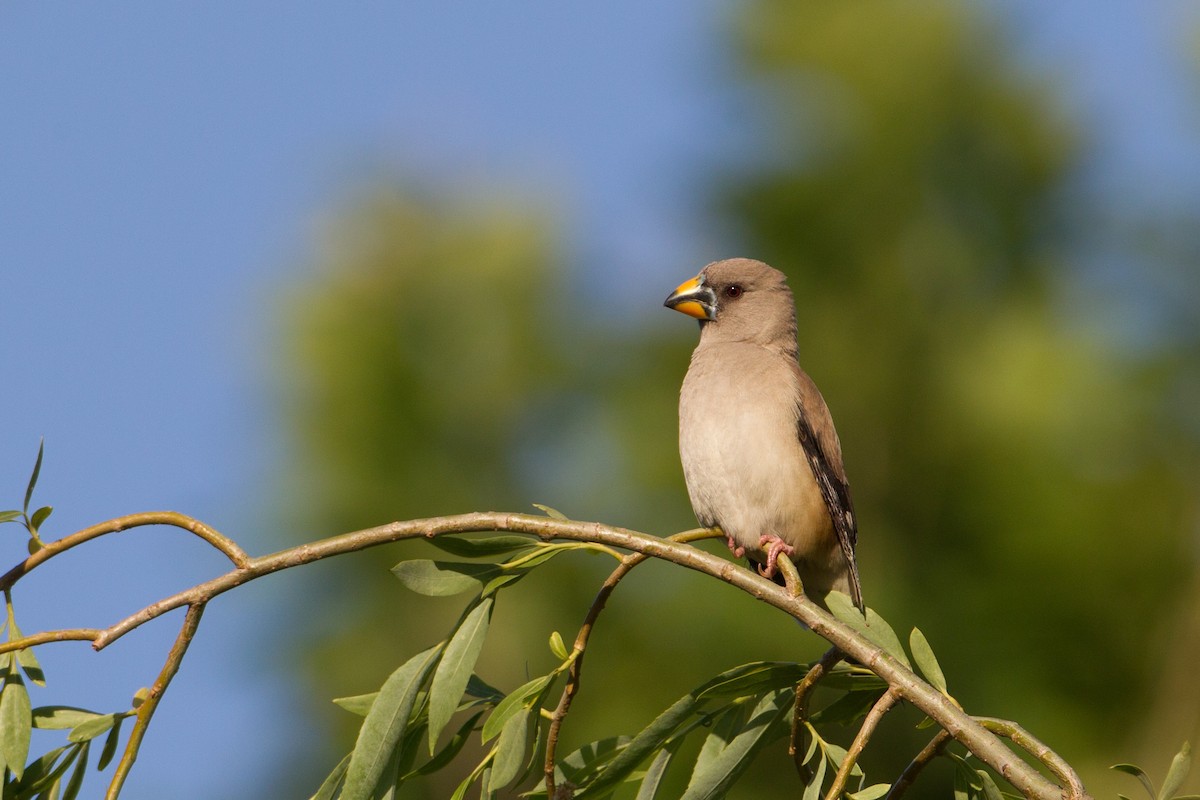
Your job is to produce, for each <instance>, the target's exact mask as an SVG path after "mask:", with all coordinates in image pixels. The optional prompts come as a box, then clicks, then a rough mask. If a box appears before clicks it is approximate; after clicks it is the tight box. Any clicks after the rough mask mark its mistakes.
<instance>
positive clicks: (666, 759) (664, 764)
mask: <svg viewBox="0 0 1200 800" xmlns="http://www.w3.org/2000/svg"><path fill="white" fill-rule="evenodd" d="M683 742H684V739H683V737H680V738H678V739H673V740H671V741H670V742H668V743H667V746H666V747H664V748H663V749H662V750H659V751H658V755H656V756H655V757H654V760H653V761H651V762H650V767H649V768H648V769H647V770H646V774H645V776H644V777H643V778H642V782H641V783H640V784H639V785H638V793H637V797H635V798H634V800H655V797H656V796H657V795H658V789H659V786H660V784H661V783H662V779H663V776H665V775H666V774H667V768H668V767H670V766H671V760H672V759H673V758H675V754H676V753H678V752H679V748H680V747H682V746H683Z"/></svg>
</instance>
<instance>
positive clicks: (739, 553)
mask: <svg viewBox="0 0 1200 800" xmlns="http://www.w3.org/2000/svg"><path fill="white" fill-rule="evenodd" d="M725 544H727V545H729V551H730V552H731V553H733V557H734V558H742V557H743V556H745V555H746V548H744V547H742V546H741V545H740V544H738V543H737V542H735V541H734V540H733V537H732V536H729V535H726V536H725Z"/></svg>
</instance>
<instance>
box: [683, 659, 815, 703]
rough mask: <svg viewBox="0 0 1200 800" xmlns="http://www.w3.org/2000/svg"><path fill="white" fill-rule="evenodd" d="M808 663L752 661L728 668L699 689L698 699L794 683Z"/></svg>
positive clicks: (759, 691) (729, 695)
mask: <svg viewBox="0 0 1200 800" xmlns="http://www.w3.org/2000/svg"><path fill="white" fill-rule="evenodd" d="M808 669H809V668H808V665H806V664H795V663H792V662H788V661H752V662H750V663H749V664H742V665H741V666H738V667H734V668H733V669H730V670H726V671H725V672H722V673H721V674H720V675H718V676H716V677H715V678H713V679H712V680H711V681H709V682H708V683H706V684H705V685H704V686H703V687H702V688H701V689H699V690H698V691H697V692H696V697H697V698H702V699H708V698H717V697H737V696H739V695H747V694H760V693H762V692H764V691H767V690H769V689H781V688H783V687H785V686H795V685H796V684H797V683H798V682H799V681H800V679H801V678H803V677H804V675H805V673H807V672H808Z"/></svg>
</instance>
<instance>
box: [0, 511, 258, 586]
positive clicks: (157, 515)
mask: <svg viewBox="0 0 1200 800" xmlns="http://www.w3.org/2000/svg"><path fill="white" fill-rule="evenodd" d="M145 525H168V526H170V527H173V528H180V529H182V530H185V531H190V532H191V533H194V534H196V536H199V537H200V538H201V539H203V540H204V541H206V542H208V543H209V544H211V545H212V546H213V547H215V548H216V549H217V550H220V551H221V552H222V553H223V554H224V555H225V557H226V558H228V559H229V560H230V561H231V562H233V565H234V566H235V567H244V566H246V564H247V563H249V561H250V556H248V555H246V551H245V550H243V549H242V548H241V547H239V546H238V544H237V542H235V541H233V540H232V539H230V538H229V537H227V536H222V535H221V534H219V533H217V532H216V531H215V530H213V529H212V528H210V527H209V526H208V525H205V524H204V523H203V522H201V521H200V520H198V519H195V518H193V517H189V516H187V515H186V514H180V513H179V512H177V511H145V512H142V513H140V514H127V515H126V516H123V517H117V518H116V519H110V520H108V521H107V522H101V523H100V524H99V525H93V526H91V527H90V528H84V529H83V530H81V531H76V532H75V533H72V534H71V535H70V536H64V537H63V538H61V539H56V540H54V541H53V542H46V543H45V545H44V546H43V547H41V548H39V549H38V550H37V552H35V553H32V554H31V555H30V556H29V557H28V558H26V559H25V560H24V561H22V562H21V563H20V564H17V565H16V566H15V567H13V568H12V569H10V570H9V571H8V572H6V573H4V575H3V576H0V590H3V591H8V590H9V589H11V588H12V586H13V584H15V583H16V582H17V581H19V580H20V579H21V578H22V576H24V575H27V574H29V572H30V571H32V570H33V569H34V568H35V567H37V566H38V565H39V564H42V563H44V562H46V561H49V560H50V559H52V558H54V557H55V556H56V555H58V554H59V553H65V552H66V551H67V550H70V549H71V548H73V547H77V546H78V545H81V544H83V543H84V542H87V541H90V540H92V539H95V538H96V537H98V536H105V535H107V534H110V533H119V532H120V531H124V530H129V529H130V528H140V527H143V526H145Z"/></svg>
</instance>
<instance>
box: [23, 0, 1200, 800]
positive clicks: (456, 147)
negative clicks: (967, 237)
mask: <svg viewBox="0 0 1200 800" xmlns="http://www.w3.org/2000/svg"><path fill="white" fill-rule="evenodd" d="M731 8H732V6H730V5H729V4H723V3H717V2H713V0H706V1H705V2H701V3H685V2H682V0H667V2H661V3H655V4H643V3H633V2H629V0H618V2H615V3H605V4H578V5H575V4H541V3H532V2H511V3H487V4H485V3H479V4H470V5H467V4H447V3H437V2H428V1H427V0H426V1H422V2H410V3H404V4H400V3H362V4H351V5H346V4H340V5H337V6H334V5H332V4H319V3H296V4H285V3H272V2H260V1H259V0H247V1H246V2H243V3H239V4H230V5H225V4H199V3H180V4H160V3H151V2H131V3H125V4H117V5H114V4H72V5H63V4H48V3H35V2H10V3H6V4H4V6H3V7H0V277H2V279H3V281H2V283H0V286H2V289H3V294H2V297H3V303H4V305H3V312H2V313H0V356H2V357H3V362H2V363H3V367H4V376H5V384H4V388H3V390H0V416H2V418H3V420H4V424H3V425H0V498H8V499H7V500H3V499H0V506H14V505H19V503H20V499H21V494H22V492H23V489H24V485H25V480H26V478H27V476H28V471H29V469H30V468H31V466H32V463H33V459H34V455H35V453H36V450H37V442H38V438H39V437H40V436H42V435H44V436H45V437H46V439H47V445H46V447H47V453H46V465H45V468H44V471H43V479H42V482H41V487H40V489H39V492H38V497H39V498H40V499H42V501H43V502H47V503H53V504H54V505H55V506H56V511H55V513H54V515H53V516H52V517H51V519H50V522H49V523H48V525H47V533H48V535H51V536H57V535H62V534H65V533H67V532H70V531H72V530H75V529H77V528H79V527H82V526H84V525H87V524H90V523H92V522H95V521H99V520H102V519H106V518H108V517H111V516H115V515H118V514H123V513H128V512H132V511H136V510H146V509H158V508H171V509H176V510H180V511H184V512H187V513H191V514H194V515H195V516H198V517H200V518H202V519H204V520H206V521H207V522H209V523H210V524H212V525H214V526H216V527H217V528H218V529H221V530H223V531H225V532H227V533H229V534H230V535H233V536H234V537H235V538H237V539H238V540H239V541H241V542H242V544H243V545H244V546H245V547H246V548H247V549H248V550H250V551H251V552H253V553H259V552H263V551H265V550H267V549H270V548H271V546H272V545H271V533H270V531H267V530H264V526H265V525H266V524H267V523H268V521H269V520H270V519H271V505H272V502H273V501H274V500H275V499H277V495H276V494H275V493H276V492H277V491H278V489H279V485H278V482H277V481H276V479H275V477H274V474H275V471H276V469H277V466H278V464H277V459H278V453H279V451H280V442H279V436H280V431H279V430H278V429H277V427H276V425H275V422H274V412H273V410H272V407H271V403H272V392H273V391H274V387H273V384H272V377H273V372H272V369H273V368H272V364H271V362H272V358H273V352H274V350H273V348H274V347H275V342H274V341H273V337H274V336H275V332H274V328H273V323H274V321H275V319H276V313H277V308H278V302H279V298H280V297H281V295H282V294H283V293H284V292H285V291H286V289H287V287H288V286H290V285H292V284H293V283H294V282H296V281H298V280H302V279H303V278H304V276H305V264H306V262H307V260H308V259H309V255H310V253H312V251H313V248H314V245H315V243H316V242H317V241H318V240H319V236H320V230H321V225H322V222H323V220H324V219H326V218H327V217H328V216H329V215H330V214H331V213H333V212H335V211H336V210H337V208H338V207H339V204H340V203H342V202H344V201H345V200H347V199H348V198H350V197H353V195H354V193H355V191H356V189H357V188H360V187H362V186H364V185H368V184H370V183H371V182H372V181H376V180H379V179H380V177H381V176H382V177H388V176H393V177H394V176H400V177H404V178H408V179H411V180H415V181H420V182H424V183H426V184H427V185H430V186H444V187H448V189H449V191H450V192H451V193H462V194H463V195H464V196H468V195H470V194H471V193H472V192H477V191H479V188H478V187H484V191H485V193H486V192H494V193H497V194H499V193H500V192H505V193H506V194H507V195H508V196H515V197H517V198H518V199H519V200H520V201H522V202H530V203H533V204H535V205H538V206H543V207H546V208H552V209H554V210H555V213H556V214H557V215H558V220H557V221H558V222H559V223H560V224H561V226H562V229H563V230H564V232H565V234H564V236H565V240H564V244H565V246H566V248H567V252H568V254H569V256H570V257H571V258H570V260H571V261H572V263H575V264H579V265H580V267H579V270H580V273H581V274H586V273H587V272H588V271H590V270H605V271H606V273H609V274H616V275H620V276H623V277H625V278H627V279H628V282H629V288H628V289H627V291H628V297H629V298H630V300H631V302H641V301H642V299H644V298H642V295H643V294H645V293H646V292H647V291H648V292H649V294H648V295H646V296H648V297H649V301H648V302H647V308H655V309H656V308H657V305H658V302H659V301H660V299H661V296H662V295H663V294H664V292H665V291H666V289H665V288H663V287H666V288H669V287H670V286H671V285H674V283H673V281H675V280H676V279H677V278H678V277H679V276H680V275H684V274H690V271H691V270H693V269H694V268H695V267H697V266H698V265H699V264H702V263H703V262H704V261H707V260H709V259H710V258H711V257H715V256H716V255H721V254H719V253H714V252H713V248H714V247H715V246H716V245H717V242H716V241H714V240H713V239H712V238H711V237H710V234H709V233H707V232H706V231H705V229H704V227H703V225H702V223H701V222H700V221H699V220H698V214H697V211H698V208H699V201H698V200H697V199H696V194H697V189H698V187H700V186H702V179H701V178H700V177H699V172H698V171H699V170H702V169H704V168H712V167H714V166H723V165H727V164H729V163H731V162H735V161H736V160H737V159H739V158H743V157H744V153H743V152H742V150H741V147H742V145H744V144H745V141H746V139H745V138H744V135H743V131H742V129H741V128H740V126H739V124H738V121H737V118H736V113H735V112H736V109H737V107H738V106H737V103H736V102H735V101H733V100H731V95H730V91H731V89H730V85H729V83H728V80H727V79H728V72H727V68H728V62H727V58H728V54H727V53H726V51H725V49H724V45H723V40H722V36H721V30H722V25H723V21H724V19H725V17H726V15H728V14H729V13H731ZM1097 9H1098V6H1096V5H1095V4H1093V3H1088V2H1084V0H1069V1H1068V2H1059V3H1055V4H1046V3H1040V2H1034V0H1024V1H1023V2H1020V3H1017V4H1015V5H1011V6H1010V7H1009V8H1008V10H1007V11H1006V12H1005V13H1006V14H1007V16H1005V17H1004V18H1003V20H1004V22H1005V24H1006V26H1007V28H1008V30H1009V31H1010V32H1011V34H1012V37H1013V40H1014V43H1015V44H1016V46H1017V48H1018V52H1019V53H1020V54H1021V59H1022V63H1024V64H1025V65H1026V67H1027V69H1029V70H1030V71H1031V72H1034V73H1038V74H1047V75H1051V76H1054V77H1055V79H1056V80H1057V81H1058V82H1059V83H1060V84H1061V85H1062V87H1063V90H1064V91H1063V96H1064V102H1065V103H1066V110H1067V112H1068V113H1069V114H1071V115H1072V116H1073V117H1075V118H1076V119H1077V120H1079V121H1080V123H1081V124H1082V125H1083V126H1084V128H1085V129H1086V130H1087V131H1088V134H1089V138H1090V139H1091V140H1092V142H1093V143H1094V150H1093V155H1092V158H1091V162H1090V169H1089V171H1088V173H1087V175H1086V180H1087V181H1088V182H1089V183H1091V184H1092V185H1093V186H1095V187H1098V188H1099V190H1100V192H1101V194H1102V196H1106V197H1110V198H1112V202H1114V203H1134V204H1137V205H1139V206H1142V207H1145V208H1149V209H1154V208H1158V207H1164V208H1165V207H1169V206H1170V205H1171V204H1172V203H1175V202H1177V201H1178V199H1179V198H1187V199H1188V200H1189V201H1190V202H1191V203H1193V204H1194V203H1197V202H1200V179H1198V178H1197V177H1196V176H1200V154H1198V151H1197V148H1196V147H1195V146H1194V142H1195V141H1197V134H1198V132H1200V121H1198V119H1197V107H1198V102H1197V101H1198V99H1200V98H1198V94H1200V92H1198V91H1197V86H1200V82H1197V81H1196V80H1195V79H1194V76H1193V74H1192V73H1191V72H1189V70H1190V69H1192V67H1193V66H1194V63H1195V62H1192V63H1191V64H1190V63H1189V58H1191V57H1192V55H1194V54H1195V53H1197V52H1198V51H1200V48H1197V47H1195V46H1194V44H1195V42H1196V41H1198V40H1200V39H1198V37H1200V33H1198V32H1200V19H1198V15H1197V14H1196V13H1195V12H1194V10H1192V9H1193V7H1192V6H1191V5H1190V4H1189V3H1187V2H1184V1H1183V0H1171V1H1170V2H1167V1H1166V0H1162V1H1160V2H1150V3H1140V4H1132V3H1130V4H1104V8H1103V12H1102V13H1101V12H1100V11H1098V10H1097ZM1189 47H1191V50H1190V51H1189V49H1188V48H1189ZM1189 53H1190V54H1191V55H1190V54H1189ZM651 289H652V291H650V290H651ZM464 510H466V509H464ZM382 521H383V520H381V522H382ZM17 532H18V529H17V528H15V527H13V526H6V527H4V528H0V534H6V535H0V558H3V559H6V560H7V561H8V562H15V561H17V560H19V558H20V557H21V555H22V554H23V552H24V543H23V542H22V541H20V540H19V537H18V536H17ZM331 533H334V532H333V531H313V532H312V536H313V538H316V537H318V536H323V535H327V534H331ZM60 562H61V563H57V562H56V563H54V564H52V565H51V567H50V568H48V569H46V570H45V572H44V574H42V573H39V574H36V575H34V576H33V577H31V578H30V579H28V581H27V582H26V583H22V584H21V585H20V586H19V588H18V590H17V592H16V604H17V613H18V619H19V621H21V623H22V627H24V628H25V629H26V630H27V631H29V630H33V629H37V628H39V627H45V626H74V625H96V626H103V625H107V624H109V623H110V622H112V621H115V620H116V619H118V618H119V617H121V616H124V615H125V614H126V613H129V612H130V611H132V610H134V609H136V608H137V607H140V606H141V605H144V604H145V603H147V602H150V601H152V600H154V599H157V598H158V597H161V596H164V595H166V594H170V593H172V592H173V591H175V590H176V589H178V588H182V587H183V586H186V585H190V584H191V583H194V582H196V581H199V580H202V579H204V578H205V577H208V576H210V575H213V574H215V573H216V572H218V571H219V570H221V569H223V565H222V564H221V562H220V560H219V559H217V558H215V557H214V556H212V555H211V554H210V553H208V552H205V551H204V549H203V548H202V547H200V546H199V545H198V544H196V543H194V542H191V541H187V540H186V537H185V536H183V535H181V534H177V533H173V532H167V531H163V530H158V531H154V532H144V533H130V534H122V535H120V536H119V537H111V541H106V542H101V543H97V544H93V545H92V546H91V547H89V548H87V549H85V550H81V551H79V552H78V553H76V554H72V555H69V556H66V557H64V558H62V559H60ZM287 584H288V579H287V576H286V575H281V576H278V577H276V578H272V579H268V580H267V581H260V582H258V584H257V585H256V586H255V587H248V589H247V590H246V591H244V592H239V593H236V594H237V596H236V597H234V596H227V597H224V598H221V599H220V600H218V601H217V602H216V603H214V604H213V606H212V607H211V608H210V610H209V612H208V614H207V615H206V620H205V625H204V626H203V627H202V630H201V634H200V637H199V639H198V640H197V643H196V645H195V648H194V652H193V653H191V654H190V656H189V658H188V660H187V662H185V665H184V668H183V671H182V672H181V673H180V676H179V678H178V679H177V683H176V685H175V686H174V687H173V689H172V690H171V692H170V694H169V695H168V697H167V699H166V701H165V702H164V703H163V705H162V707H161V710H160V712H159V717H158V718H157V719H156V721H155V724H154V726H153V727H152V729H151V733H150V736H149V738H148V740H147V743H146V746H145V749H144V757H143V759H142V760H141V761H140V762H139V763H138V766H137V767H136V768H135V770H134V773H133V776H132V779H131V782H130V784H129V786H128V788H127V791H126V792H125V794H124V795H123V796H124V797H126V798H130V800H137V798H157V797H167V796H169V797H178V798H185V799H186V798H190V797H196V798H200V797H234V796H239V795H240V794H241V792H240V791H239V790H238V788H237V787H243V789H242V790H243V791H244V787H245V786H246V785H247V783H250V784H253V782H254V781H255V780H269V779H270V776H269V774H268V773H265V772H264V771H263V770H264V769H265V767H264V765H270V764H271V757H270V756H271V753H273V752H280V751H285V750H287V749H288V748H289V746H290V743H289V741H288V740H286V739H283V740H281V739H279V738H278V730H279V728H278V727H277V726H276V724H275V721H277V720H279V719H284V720H288V721H289V725H290V728H289V729H288V730H289V731H290V733H289V736H291V735H299V736H303V735H305V734H304V733H303V724H302V720H299V719H297V718H295V717H294V716H293V714H294V712H292V711H290V710H289V706H288V703H289V696H288V694H287V691H286V687H284V686H282V685H281V682H280V680H279V679H277V678H275V677H274V676H272V675H270V674H264V673H263V670H264V669H266V667H265V665H268V664H270V663H271V659H272V658H273V657H277V656H278V654H272V653H257V652H254V651H253V645H252V644H251V643H252V642H253V641H254V640H253V639H252V638H251V637H253V636H254V635H255V634H256V633H257V632H260V631H262V630H263V629H264V627H265V626H268V625H271V624H280V625H294V626H301V625H302V624H303V622H302V621H301V620H295V619H291V618H289V617H288V614H287V602H286V601H287V591H288V586H287ZM64 587H70V591H69V592H67V593H66V594H68V595H70V596H69V597H64V596H63V595H64ZM176 624H177V623H176V622H175V621H173V620H172V621H163V622H160V623H159V624H157V625H154V626H148V627H147V629H145V630H143V631H139V632H137V633H135V634H133V635H131V636H130V637H129V638H128V640H126V641H123V642H121V643H119V644H118V645H115V646H114V647H113V648H111V649H110V650H108V651H105V652H104V653H102V654H100V655H92V654H91V653H90V652H89V651H88V650H87V649H86V647H83V646H78V645H59V646H58V647H56V648H52V649H47V648H43V649H44V650H47V652H46V653H45V656H44V657H43V661H44V663H45V665H46V667H47V672H48V676H49V679H50V681H51V686H52V689H53V688H57V689H58V690H59V691H60V692H65V693H66V696H64V695H63V694H60V693H59V692H55V693H54V694H53V695H52V696H53V700H54V701H56V702H70V703H75V704H80V705H93V706H99V707H102V708H105V709H107V708H118V707H123V705H124V704H125V703H127V702H128V698H129V696H130V695H131V694H132V692H133V690H135V689H136V688H137V687H138V686H141V685H145V684H149V683H150V682H151V681H152V680H153V677H154V675H155V674H156V672H157V670H158V668H159V665H160V663H161V659H162V657H163V654H164V653H165V651H166V647H167V646H168V645H169V642H170V640H171V639H172V638H173V636H174V633H175V626H176ZM266 641H267V642H268V643H269V642H270V641H271V640H270V639H267V640H266ZM248 648H249V651H248ZM97 670H98V671H99V672H98V673H97V672H96V671H97ZM97 676H99V677H97ZM34 702H35V704H36V703H38V702H50V696H49V695H47V696H45V697H40V698H39V697H37V696H35V700H34ZM297 731H299V733H296V732H297ZM185 748H186V749H185ZM217 765H219V766H217ZM185 787H187V788H185Z"/></svg>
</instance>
